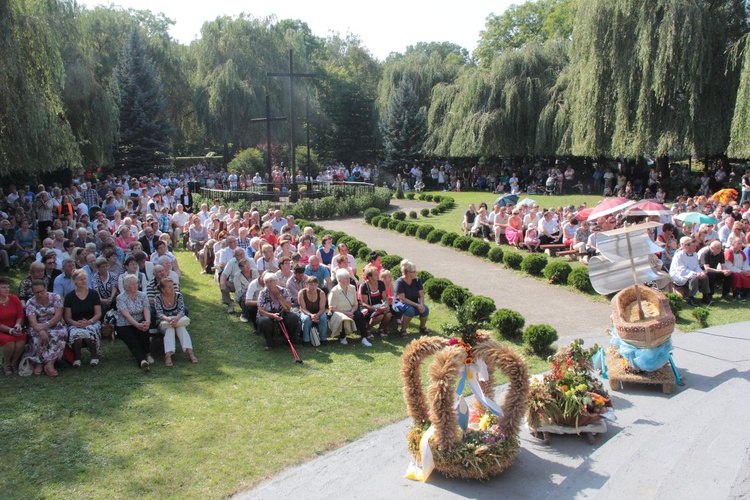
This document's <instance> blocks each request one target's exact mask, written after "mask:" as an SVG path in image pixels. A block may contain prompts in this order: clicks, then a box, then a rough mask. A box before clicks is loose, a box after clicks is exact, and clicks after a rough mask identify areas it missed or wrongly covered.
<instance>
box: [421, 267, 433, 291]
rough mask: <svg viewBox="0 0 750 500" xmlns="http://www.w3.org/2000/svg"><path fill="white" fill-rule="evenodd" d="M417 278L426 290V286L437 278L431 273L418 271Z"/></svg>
mask: <svg viewBox="0 0 750 500" xmlns="http://www.w3.org/2000/svg"><path fill="white" fill-rule="evenodd" d="M417 278H419V281H421V282H422V287H423V288H424V284H425V283H427V282H428V281H432V280H433V279H434V278H435V276H433V274H432V273H431V272H430V271H417Z"/></svg>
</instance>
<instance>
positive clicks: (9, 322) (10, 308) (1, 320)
mask: <svg viewBox="0 0 750 500" xmlns="http://www.w3.org/2000/svg"><path fill="white" fill-rule="evenodd" d="M0 346H2V348H3V371H4V372H5V374H6V375H13V372H14V371H15V370H16V368H17V367H18V362H19V361H20V360H21V355H22V354H23V350H24V347H25V346H26V334H25V333H24V331H23V306H22V305H21V300H20V299H19V298H18V297H16V296H15V295H13V294H12V293H10V280H9V279H8V278H6V277H5V276H0Z"/></svg>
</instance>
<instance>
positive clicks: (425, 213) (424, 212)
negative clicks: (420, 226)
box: [419, 208, 430, 217]
mask: <svg viewBox="0 0 750 500" xmlns="http://www.w3.org/2000/svg"><path fill="white" fill-rule="evenodd" d="M419 213H420V214H422V217H429V216H430V209H429V208H423V209H422V210H420V211H419Z"/></svg>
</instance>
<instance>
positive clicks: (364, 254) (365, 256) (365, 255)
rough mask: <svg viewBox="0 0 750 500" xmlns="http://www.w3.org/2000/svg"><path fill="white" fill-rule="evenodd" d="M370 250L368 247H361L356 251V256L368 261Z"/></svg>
mask: <svg viewBox="0 0 750 500" xmlns="http://www.w3.org/2000/svg"><path fill="white" fill-rule="evenodd" d="M370 252H372V250H370V247H362V248H360V249H359V251H358V252H357V258H358V259H359V260H364V261H365V262H369V261H370Z"/></svg>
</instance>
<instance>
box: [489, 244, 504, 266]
mask: <svg viewBox="0 0 750 500" xmlns="http://www.w3.org/2000/svg"><path fill="white" fill-rule="evenodd" d="M504 253H505V252H503V249H502V248H500V247H498V246H495V247H492V248H491V249H490V253H488V254H487V257H488V258H489V259H490V260H491V261H492V262H502V261H503V254H504Z"/></svg>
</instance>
